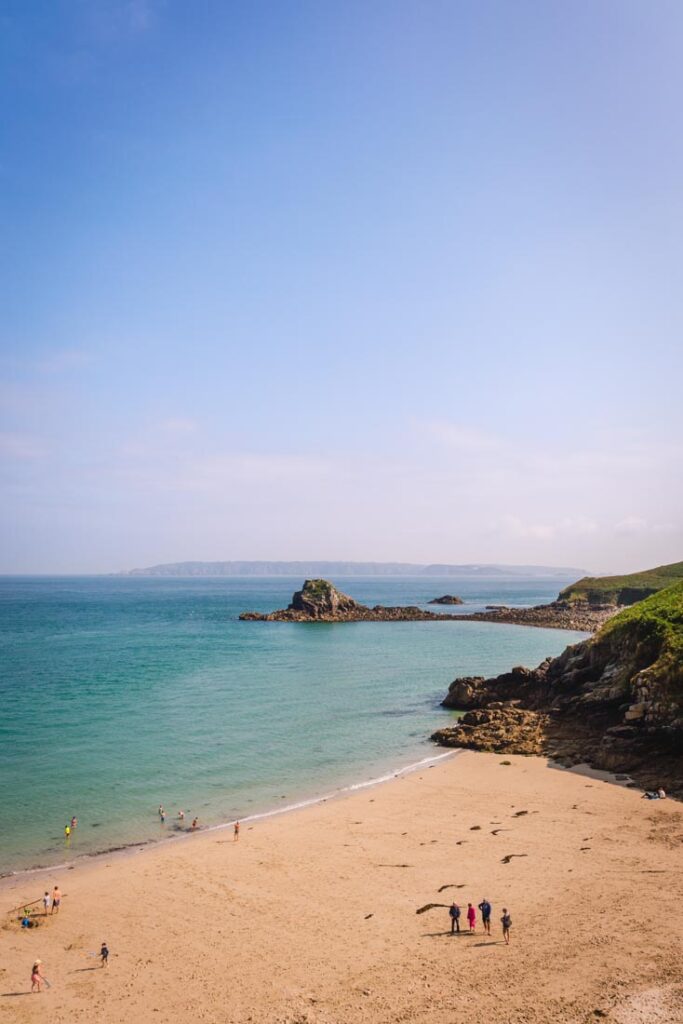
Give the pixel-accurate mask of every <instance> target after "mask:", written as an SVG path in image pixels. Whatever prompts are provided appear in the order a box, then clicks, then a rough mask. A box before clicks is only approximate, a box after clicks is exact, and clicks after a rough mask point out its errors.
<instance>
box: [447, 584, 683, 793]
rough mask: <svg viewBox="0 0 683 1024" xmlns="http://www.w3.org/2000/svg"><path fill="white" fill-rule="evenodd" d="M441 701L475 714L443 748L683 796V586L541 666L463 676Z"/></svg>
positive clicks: (615, 620)
mask: <svg viewBox="0 0 683 1024" xmlns="http://www.w3.org/2000/svg"><path fill="white" fill-rule="evenodd" d="M443 704H444V706H445V707H449V708H455V709H459V710H467V711H468V712H469V714H468V715H465V716H464V717H463V718H462V719H461V721H460V722H459V723H458V724H456V725H454V726H452V727H450V728H446V729H441V730H439V731H438V732H437V733H435V734H434V736H433V739H435V740H436V742H438V743H441V744H443V745H447V746H468V747H474V748H475V749H486V750H498V751H500V752H508V753H516V752H518V753H526V752H537V753H544V754H548V755H549V756H552V757H557V758H559V759H562V760H564V761H566V762H568V763H577V762H578V761H588V762H589V763H591V764H593V765H595V766H596V767H599V768H605V769H607V770H611V771H623V772H630V773H631V774H634V775H637V776H638V777H639V778H641V779H643V780H644V781H645V782H646V784H649V785H654V784H655V783H656V782H657V780H660V779H665V780H666V781H667V783H668V785H669V786H670V787H672V788H674V789H677V790H681V789H682V788H683V753H682V752H683V583H681V584H677V585H676V586H674V587H670V588H669V589H667V590H664V591H660V592H659V593H657V594H655V595H653V596H652V597H650V598H648V599H647V600H645V601H643V602H641V603H640V604H638V605H634V606H633V607H631V608H628V609H626V610H625V611H623V612H621V613H620V614H619V615H617V616H616V617H614V618H613V619H611V620H610V621H609V622H608V623H607V624H606V625H605V626H603V628H602V629H601V630H600V631H599V632H598V633H597V634H596V636H595V637H593V638H592V639H590V640H586V641H584V642H583V643H580V644H576V645H574V646H572V647H568V648H567V649H566V650H565V651H564V652H563V653H562V654H561V655H560V656H559V658H553V659H548V660H546V661H544V662H543V663H542V664H541V665H539V666H538V668H536V669H526V668H513V669H512V670H511V671H510V672H507V673H504V674H503V675H500V676H498V677H496V678H494V679H484V678H482V677H479V676H475V677H467V678H463V679H456V680H455V681H454V682H453V683H452V684H451V686H450V688H449V691H448V694H447V696H446V697H445V699H444V701H443ZM484 712H485V714H484ZM472 716H474V717H472ZM528 716H531V717H528ZM532 719H535V724H534V722H532ZM532 734H533V735H534V736H535V738H534V739H533V741H532V739H531V736H532ZM522 747H529V749H528V750H526V749H521V748H522ZM531 747H534V748H535V751H532V750H531Z"/></svg>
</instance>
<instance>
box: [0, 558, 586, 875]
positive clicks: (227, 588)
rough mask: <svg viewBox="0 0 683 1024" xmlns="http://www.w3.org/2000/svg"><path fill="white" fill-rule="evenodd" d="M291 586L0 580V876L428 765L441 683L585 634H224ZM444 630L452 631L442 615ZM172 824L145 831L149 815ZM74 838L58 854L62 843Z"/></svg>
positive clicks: (404, 596)
mask: <svg viewBox="0 0 683 1024" xmlns="http://www.w3.org/2000/svg"><path fill="white" fill-rule="evenodd" d="M338 582H339V585H340V587H341V589H343V590H345V591H346V592H347V593H350V594H351V595H352V596H353V597H355V598H357V599H359V600H361V601H364V602H368V603H377V602H380V603H383V604H408V603H410V604H423V603H425V602H426V601H428V600H429V599H430V598H431V597H434V596H436V595H438V594H440V593H443V592H444V590H448V591H450V592H454V593H458V594H460V595H461V596H462V597H463V598H464V599H465V600H466V602H467V603H466V605H465V607H464V608H462V609H454V612H456V613H457V611H458V610H461V611H471V610H476V609H479V608H482V607H483V606H484V605H485V604H497V603H505V604H536V603H539V602H542V601H547V600H549V599H552V598H553V597H554V596H555V595H556V594H557V591H558V589H559V588H560V586H561V585H562V584H561V582H560V581H557V580H555V581H550V582H548V583H544V582H539V581H538V580H535V581H533V582H525V581H520V580H515V581H514V582H513V581H505V580H500V579H496V580H490V581H486V580H476V581H472V580H453V579H450V580H448V581H444V580H443V579H426V578H424V577H420V578H387V577H382V578H369V577H365V578H358V579H344V580H339V581H338ZM300 584H301V580H298V579H297V580H290V579H286V578H277V579H274V578H273V579H253V578H251V579H144V578H143V579H126V578H50V579H48V578H23V579H18V578H4V579H0V665H1V673H2V675H1V677H0V696H1V698H2V717H1V719H0V806H2V811H3V829H2V842H1V843H0V873H2V872H7V871H11V870H18V869H21V868H25V867H28V866H35V865H38V864H41V865H48V864H55V863H61V862H64V861H65V860H69V859H72V858H73V857H74V856H76V855H78V854H83V853H93V852H96V851H100V850H103V849H109V848H111V847H114V846H120V845H124V844H128V843H133V842H139V841H150V840H158V839H160V838H164V837H166V836H169V835H173V833H174V829H176V828H177V825H176V824H175V823H174V822H173V820H172V819H173V816H174V815H175V814H176V813H177V810H178V809H179V808H181V807H182V808H183V809H184V810H185V812H186V818H187V820H189V819H191V818H192V816H194V815H198V816H199V819H200V823H202V824H203V825H209V824H216V823H219V822H221V821H228V820H231V819H232V818H234V817H240V818H245V817H247V816H248V815H250V814H253V813H255V812H257V811H264V810H269V809H272V808H276V807H282V806H284V805H287V804H291V803H294V802H296V801H298V800H301V799H306V798H311V797H315V796H317V795H320V794H323V793H327V792H330V791H331V790H334V789H335V788H338V787H341V786H344V785H348V784H350V783H353V782H356V781H361V780H365V779H369V778H371V777H373V776H375V775H378V774H381V773H383V772H385V771H387V770H388V769H392V768H396V767H400V766H402V765H406V764H409V763H411V762H414V761H417V760H419V759H421V758H424V757H427V756H429V755H430V754H432V753H434V752H436V751H435V748H434V747H433V746H432V745H431V744H429V742H428V739H427V738H428V736H429V734H430V733H431V732H432V731H433V730H434V729H435V728H438V727H439V726H441V725H443V724H445V722H446V721H447V720H448V718H449V713H448V712H446V711H444V710H443V709H440V708H439V706H438V705H439V701H440V699H441V698H442V697H443V695H444V693H445V691H446V688H447V686H448V683H449V682H450V681H451V680H452V679H453V678H454V677H455V676H457V675H468V674H487V675H489V674H494V673H497V672H500V671H504V670H506V669H508V668H510V667H511V666H512V665H515V664H526V665H535V664H537V663H538V662H539V661H541V660H542V659H543V658H544V657H545V656H546V655H554V654H558V653H559V652H560V651H561V650H563V649H564V647H565V646H566V645H567V644H569V643H574V642H576V641H577V640H579V639H581V638H582V636H583V635H584V634H579V633H568V632H566V631H558V630H545V629H529V628H524V627H518V626H504V625H495V624H491V623H473V622H460V623H458V622H457V621H454V622H453V623H450V622H422V623H350V624H337V625H325V624H318V625H308V624H304V625H302V624H285V623H258V622H255V623H252V622H238V621H237V616H238V615H239V613H240V612H241V611H244V610H246V609H249V610H256V611H268V610H272V609H273V608H279V607H282V606H284V605H286V604H287V603H288V601H289V599H290V596H291V593H292V591H293V590H294V589H296V588H297V587H298V586H300ZM454 617H455V618H457V615H455V616H454ZM159 803H163V804H164V806H165V807H166V809H167V812H168V815H169V817H168V818H167V822H166V824H165V825H161V823H160V821H159V818H158V815H157V807H158V805H159ZM72 814H75V815H77V816H78V819H79V826H78V829H77V831H76V832H75V834H74V836H73V838H72V839H71V840H70V842H69V843H68V844H67V843H66V842H65V840H64V835H63V830H64V825H65V824H66V823H67V821H68V820H69V819H70V817H71V815H72Z"/></svg>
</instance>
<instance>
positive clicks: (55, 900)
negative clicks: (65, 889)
mask: <svg viewBox="0 0 683 1024" xmlns="http://www.w3.org/2000/svg"><path fill="white" fill-rule="evenodd" d="M35 902H36V903H38V902H41V903H42V904H43V915H44V916H45V917H47V915H48V914H58V913H59V908H60V907H61V904H62V891H61V889H60V888H59V886H58V885H56V886H55V887H54V889H53V890H52V892H51V893H50V892H48V891H47V890H46V891H45V893H44V894H43V897H42V899H41V900H40V901H38V900H36V901H35ZM28 919H29V910H28V908H24V917H23V920H22V922H21V925H22V928H23V927H26V925H25V921H26V920H28ZM34 923H36V924H37V922H34ZM29 927H30V925H29ZM90 955H91V956H97V957H99V959H100V965H101V966H102V967H106V966H107V964H108V963H109V946H108V945H107V942H106V941H103V942H102V943H101V945H100V951H99V953H91V954H90ZM43 986H46V987H47V988H50V982H49V981H48V980H47V978H46V977H45V975H44V974H43V961H42V960H38V959H37V960H34V961H33V967H32V968H31V992H42V991H43Z"/></svg>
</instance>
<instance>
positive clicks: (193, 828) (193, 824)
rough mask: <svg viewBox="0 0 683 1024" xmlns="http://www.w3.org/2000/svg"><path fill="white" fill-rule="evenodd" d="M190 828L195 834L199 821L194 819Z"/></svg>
mask: <svg viewBox="0 0 683 1024" xmlns="http://www.w3.org/2000/svg"><path fill="white" fill-rule="evenodd" d="M190 828H191V829H192V831H193V832H194V831H195V829H196V828H197V819H196V818H193V819H192V825H191V826H190Z"/></svg>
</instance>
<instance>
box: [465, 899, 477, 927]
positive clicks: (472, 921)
mask: <svg viewBox="0 0 683 1024" xmlns="http://www.w3.org/2000/svg"><path fill="white" fill-rule="evenodd" d="M467 921H468V923H469V926H470V931H471V932H473V931H474V930H475V929H476V927H477V912H476V910H475V909H474V907H473V906H472V904H471V903H468V904H467Z"/></svg>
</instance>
